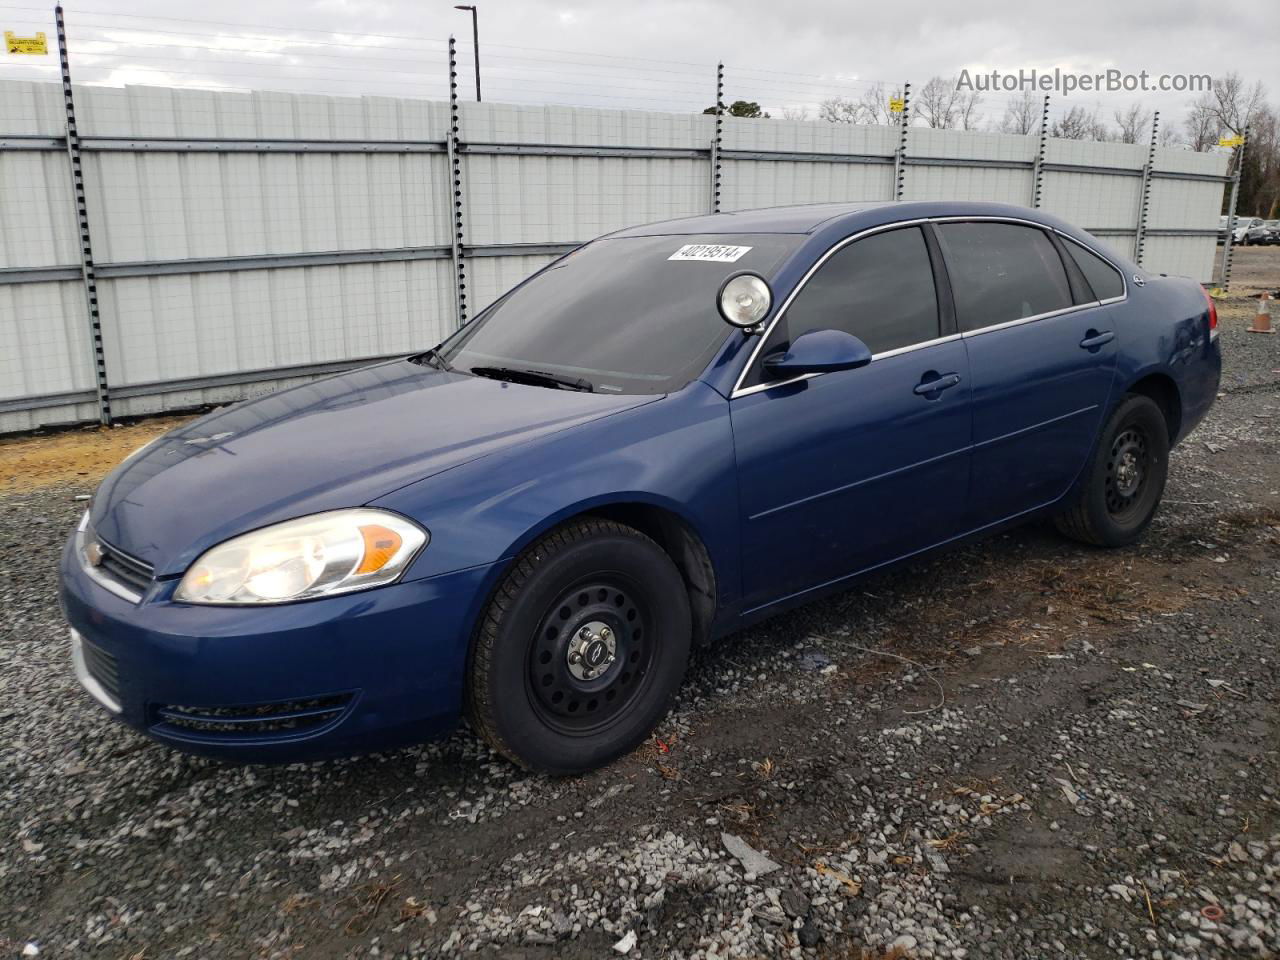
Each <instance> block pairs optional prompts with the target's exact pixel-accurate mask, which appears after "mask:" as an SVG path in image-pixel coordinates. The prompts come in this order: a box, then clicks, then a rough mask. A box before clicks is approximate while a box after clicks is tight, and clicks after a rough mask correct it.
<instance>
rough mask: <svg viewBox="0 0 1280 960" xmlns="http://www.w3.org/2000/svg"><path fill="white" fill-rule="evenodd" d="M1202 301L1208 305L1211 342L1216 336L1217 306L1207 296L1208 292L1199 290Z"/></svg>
mask: <svg viewBox="0 0 1280 960" xmlns="http://www.w3.org/2000/svg"><path fill="white" fill-rule="evenodd" d="M1201 292H1202V293H1203V294H1204V299H1205V302H1206V303H1207V304H1209V339H1210V340H1213V339H1215V338H1216V337H1217V336H1218V305H1217V304H1216V303H1214V302H1213V297H1211V296H1209V291H1208V290H1205V289H1204V288H1203V287H1202V288H1201Z"/></svg>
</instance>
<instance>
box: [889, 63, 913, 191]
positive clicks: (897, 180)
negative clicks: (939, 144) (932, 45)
mask: <svg viewBox="0 0 1280 960" xmlns="http://www.w3.org/2000/svg"><path fill="white" fill-rule="evenodd" d="M909 126H911V84H909V83H904V84H903V85H902V128H901V132H900V134H899V137H898V150H897V152H896V153H895V154H894V157H893V184H894V186H893V199H895V200H901V199H902V197H903V194H904V193H905V192H906V179H907V128H908V127H909Z"/></svg>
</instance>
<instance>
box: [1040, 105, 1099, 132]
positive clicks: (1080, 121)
mask: <svg viewBox="0 0 1280 960" xmlns="http://www.w3.org/2000/svg"><path fill="white" fill-rule="evenodd" d="M1109 133H1110V131H1108V130H1107V125H1106V123H1105V122H1104V121H1103V119H1102V118H1101V117H1100V116H1099V115H1098V108H1097V107H1094V108H1093V109H1092V110H1087V109H1085V108H1084V107H1082V106H1079V105H1077V106H1074V107H1072V108H1071V109H1070V110H1068V111H1067V112H1066V113H1064V114H1063V115H1062V116H1061V117H1059V118H1058V119H1057V120H1055V121H1053V123H1052V124H1051V125H1050V126H1049V136H1051V137H1058V138H1060V139H1063V140H1106V139H1107V138H1108V134H1109Z"/></svg>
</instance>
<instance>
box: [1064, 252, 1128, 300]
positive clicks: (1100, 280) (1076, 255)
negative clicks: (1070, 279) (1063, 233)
mask: <svg viewBox="0 0 1280 960" xmlns="http://www.w3.org/2000/svg"><path fill="white" fill-rule="evenodd" d="M1063 245H1064V246H1065V247H1066V248H1067V253H1069V254H1070V255H1071V259H1072V260H1074V261H1075V262H1076V266H1077V267H1079V268H1080V272H1081V273H1083V274H1084V278H1085V280H1087V281H1088V282H1089V286H1090V288H1092V290H1093V295H1094V296H1095V297H1097V298H1098V299H1099V300H1110V299H1111V298H1112V297H1120V296H1123V295H1124V277H1122V276H1121V275H1120V271H1119V270H1117V269H1116V268H1115V267H1113V266H1112V265H1111V264H1109V263H1107V261H1105V260H1103V259H1102V258H1101V257H1100V256H1098V255H1097V254H1096V253H1094V252H1093V251H1092V250H1089V249H1087V248H1086V247H1082V246H1081V245H1080V244H1078V243H1076V242H1075V241H1074V240H1070V239H1066V240H1064V241H1063Z"/></svg>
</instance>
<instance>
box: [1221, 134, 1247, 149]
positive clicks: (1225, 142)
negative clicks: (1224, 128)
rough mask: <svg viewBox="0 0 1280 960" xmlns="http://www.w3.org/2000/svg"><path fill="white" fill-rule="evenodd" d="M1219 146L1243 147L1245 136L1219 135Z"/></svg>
mask: <svg viewBox="0 0 1280 960" xmlns="http://www.w3.org/2000/svg"><path fill="white" fill-rule="evenodd" d="M1218 146H1220V147H1242V146H1244V137H1242V136H1240V135H1239V134H1237V135H1236V136H1234V137H1219V138H1218Z"/></svg>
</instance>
